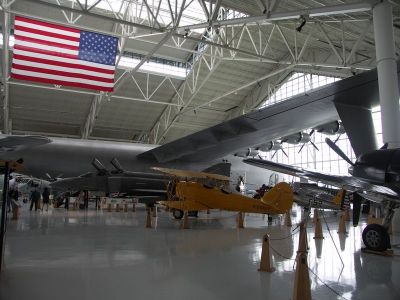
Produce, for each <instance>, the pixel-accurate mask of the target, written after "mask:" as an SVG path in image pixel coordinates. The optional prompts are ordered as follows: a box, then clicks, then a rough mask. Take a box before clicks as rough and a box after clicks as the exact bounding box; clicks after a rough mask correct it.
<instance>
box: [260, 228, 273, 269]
mask: <svg viewBox="0 0 400 300" xmlns="http://www.w3.org/2000/svg"><path fill="white" fill-rule="evenodd" d="M258 271H261V272H269V273H271V272H274V271H275V268H274V267H272V263H271V254H270V251H269V236H268V234H266V235H264V237H263V243H262V249H261V261H260V268H259V269H258Z"/></svg>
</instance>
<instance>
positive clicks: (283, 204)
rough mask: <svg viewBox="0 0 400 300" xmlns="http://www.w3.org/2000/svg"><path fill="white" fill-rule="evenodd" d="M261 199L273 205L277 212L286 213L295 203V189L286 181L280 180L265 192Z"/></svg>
mask: <svg viewBox="0 0 400 300" xmlns="http://www.w3.org/2000/svg"><path fill="white" fill-rule="evenodd" d="M261 201H262V202H263V203H264V204H267V205H269V206H271V207H272V208H273V209H274V210H275V211H276V213H277V214H283V213H286V212H287V211H288V210H289V209H290V208H291V207H292V205H293V190H292V188H291V186H290V185H289V184H287V183H286V182H280V183H278V184H277V185H275V186H274V187H273V188H272V189H271V190H269V191H268V192H267V193H265V195H264V196H263V197H262V198H261Z"/></svg>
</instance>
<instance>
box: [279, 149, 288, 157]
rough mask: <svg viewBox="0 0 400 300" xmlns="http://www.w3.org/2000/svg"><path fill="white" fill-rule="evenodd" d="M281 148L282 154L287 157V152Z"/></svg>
mask: <svg viewBox="0 0 400 300" xmlns="http://www.w3.org/2000/svg"><path fill="white" fill-rule="evenodd" d="M281 150H282V152H283V154H285V156H286V157H287V158H289V156H288V155H287V153H286V152H285V150H283V149H281Z"/></svg>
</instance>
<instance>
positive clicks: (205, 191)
mask: <svg viewBox="0 0 400 300" xmlns="http://www.w3.org/2000/svg"><path fill="white" fill-rule="evenodd" d="M154 169H155V170H158V171H160V172H163V173H165V174H168V175H171V176H172V177H174V180H173V181H172V182H170V184H169V185H168V188H167V197H168V198H167V200H166V201H161V202H160V203H161V204H162V205H165V206H166V207H168V208H170V209H172V212H173V215H174V217H175V218H176V219H180V218H182V217H183V213H184V212H185V211H186V212H198V211H202V210H208V209H221V210H228V211H237V212H243V213H261V214H283V213H286V212H287V211H288V210H289V209H290V208H291V207H292V204H293V191H292V188H291V187H290V185H289V184H287V183H284V182H281V183H278V184H277V185H275V186H274V187H273V188H272V189H270V190H269V191H268V192H266V193H265V194H264V196H263V197H262V198H261V199H253V198H250V197H247V196H244V195H242V194H238V193H232V192H230V191H228V189H227V185H228V184H229V180H230V178H229V177H226V176H222V175H218V174H210V173H204V172H191V171H183V170H175V169H166V168H154Z"/></svg>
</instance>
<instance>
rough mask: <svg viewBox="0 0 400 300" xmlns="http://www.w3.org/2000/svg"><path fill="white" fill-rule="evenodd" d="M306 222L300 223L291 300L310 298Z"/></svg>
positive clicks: (309, 299)
mask: <svg viewBox="0 0 400 300" xmlns="http://www.w3.org/2000/svg"><path fill="white" fill-rule="evenodd" d="M306 228H307V227H306V222H305V221H302V222H301V224H300V235H299V248H298V250H297V257H296V272H295V276H294V288H293V300H311V286H310V274H309V272H308V264H307V229H306Z"/></svg>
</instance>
